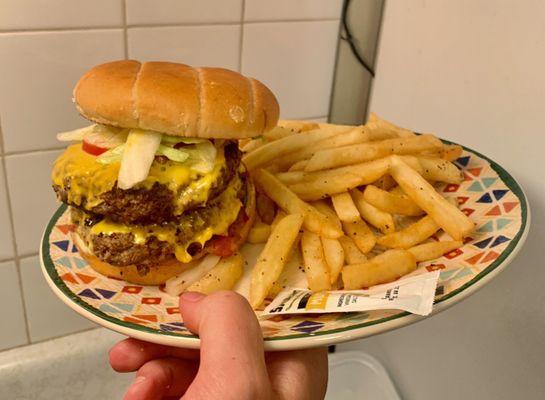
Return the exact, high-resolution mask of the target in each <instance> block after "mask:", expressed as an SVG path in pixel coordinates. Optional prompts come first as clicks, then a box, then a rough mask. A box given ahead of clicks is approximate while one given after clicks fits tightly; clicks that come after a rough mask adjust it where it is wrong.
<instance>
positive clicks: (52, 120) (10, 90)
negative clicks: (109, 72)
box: [0, 29, 123, 153]
mask: <svg viewBox="0 0 545 400" xmlns="http://www.w3.org/2000/svg"><path fill="white" fill-rule="evenodd" d="M0 54H2V55H9V57H7V56H3V57H2V62H1V63H0V87H1V88H2V90H0V113H1V115H2V131H3V133H4V149H5V151H6V152H8V153H9V152H13V151H25V150H35V149H43V148H48V147H54V146H56V147H58V146H59V143H58V142H57V141H56V140H55V133H56V132H58V131H59V130H67V129H73V128H76V127H78V126H82V125H83V124H84V123H85V122H84V121H83V120H82V119H81V118H80V117H79V116H78V114H77V112H76V111H75V109H74V106H73V104H72V88H73V87H74V84H75V83H76V82H77V80H78V78H79V77H80V76H81V75H82V74H83V73H84V72H85V71H86V70H87V69H89V67H90V66H92V65H95V64H99V63H102V62H105V61H108V60H115V59H119V58H123V33H122V30H121V29H114V30H96V31H65V32H33V33H28V32H25V33H3V34H0Z"/></svg>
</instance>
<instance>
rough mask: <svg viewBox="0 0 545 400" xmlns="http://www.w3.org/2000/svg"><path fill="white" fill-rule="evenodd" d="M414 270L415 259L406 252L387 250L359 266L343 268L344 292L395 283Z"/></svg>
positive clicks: (352, 265)
mask: <svg viewBox="0 0 545 400" xmlns="http://www.w3.org/2000/svg"><path fill="white" fill-rule="evenodd" d="M415 269H416V259H415V258H414V256H413V255H412V254H411V253H410V252H408V251H406V250H388V251H385V252H384V253H382V254H379V255H378V256H376V257H374V258H372V259H371V260H369V261H367V262H365V263H361V264H350V265H347V266H345V267H344V268H343V271H342V279H343V284H344V290H354V289H361V288H364V287H366V288H368V287H371V286H374V285H379V284H382V283H388V282H392V281H395V280H396V279H398V278H400V277H402V276H403V275H407V274H408V273H410V272H412V271H414V270H415Z"/></svg>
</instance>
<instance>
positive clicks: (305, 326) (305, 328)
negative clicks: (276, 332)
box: [291, 320, 324, 333]
mask: <svg viewBox="0 0 545 400" xmlns="http://www.w3.org/2000/svg"><path fill="white" fill-rule="evenodd" d="M323 326H324V324H323V322H316V321H308V320H306V321H303V322H300V323H298V324H297V325H295V326H293V327H292V328H291V330H292V331H299V332H304V333H312V332H314V331H317V330H318V329H320V328H321V327H323Z"/></svg>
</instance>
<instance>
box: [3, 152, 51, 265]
mask: <svg viewBox="0 0 545 400" xmlns="http://www.w3.org/2000/svg"><path fill="white" fill-rule="evenodd" d="M60 153H61V150H54V151H44V152H37V153H28V154H16V155H11V156H7V157H6V170H7V176H8V185H9V188H10V193H9V194H10V198H11V208H12V212H13V221H14V224H15V240H16V242H17V252H18V253H19V255H28V254H35V253H37V252H38V249H39V243H40V238H41V235H42V232H43V230H44V227H45V225H46V224H47V221H49V217H50V216H51V214H52V213H53V211H54V210H55V209H56V208H57V207H58V206H59V204H58V203H57V201H56V199H55V194H54V192H53V189H52V188H51V178H50V176H51V167H52V165H53V161H55V159H56V158H57V157H58V156H59V154H60Z"/></svg>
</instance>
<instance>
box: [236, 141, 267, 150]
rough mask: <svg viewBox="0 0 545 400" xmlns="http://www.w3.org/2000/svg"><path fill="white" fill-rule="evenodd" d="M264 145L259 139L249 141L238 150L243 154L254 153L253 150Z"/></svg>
mask: <svg viewBox="0 0 545 400" xmlns="http://www.w3.org/2000/svg"><path fill="white" fill-rule="evenodd" d="M264 144H265V142H264V141H263V139H261V138H257V139H251V140H250V141H248V142H247V143H244V145H241V146H240V150H241V151H242V152H243V153H249V152H251V151H254V150H255V149H257V148H259V147H261V146H263V145H264Z"/></svg>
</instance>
